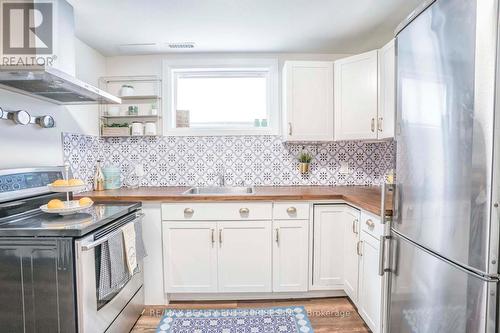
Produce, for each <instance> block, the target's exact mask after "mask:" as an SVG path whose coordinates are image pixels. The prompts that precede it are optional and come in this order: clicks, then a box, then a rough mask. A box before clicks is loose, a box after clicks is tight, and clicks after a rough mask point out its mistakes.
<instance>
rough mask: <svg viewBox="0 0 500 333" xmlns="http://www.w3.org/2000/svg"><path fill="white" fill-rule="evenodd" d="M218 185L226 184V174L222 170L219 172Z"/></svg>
mask: <svg viewBox="0 0 500 333" xmlns="http://www.w3.org/2000/svg"><path fill="white" fill-rule="evenodd" d="M219 186H220V187H224V186H226V174H225V172H224V170H223V171H221V172H220V173H219Z"/></svg>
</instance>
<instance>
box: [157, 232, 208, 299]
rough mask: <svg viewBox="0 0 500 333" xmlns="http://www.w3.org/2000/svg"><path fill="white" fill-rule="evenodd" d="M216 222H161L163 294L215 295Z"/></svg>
mask: <svg viewBox="0 0 500 333" xmlns="http://www.w3.org/2000/svg"><path fill="white" fill-rule="evenodd" d="M216 229H217V224H216V223H215V222H164V224H163V249H164V260H165V268H164V274H165V291H166V292H216V291H217V244H216Z"/></svg>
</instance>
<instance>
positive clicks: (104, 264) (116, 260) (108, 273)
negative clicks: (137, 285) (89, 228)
mask: <svg viewBox="0 0 500 333" xmlns="http://www.w3.org/2000/svg"><path fill="white" fill-rule="evenodd" d="M100 263H101V266H100V272H99V291H98V294H99V295H98V296H99V300H107V299H109V298H112V297H113V296H114V294H115V293H116V292H118V291H119V290H120V289H121V288H122V287H123V286H124V285H125V283H127V282H128V281H129V280H130V274H129V271H128V269H127V268H126V267H125V258H124V253H123V236H122V234H121V232H120V233H118V234H116V235H114V236H113V237H111V238H110V239H109V240H108V241H107V242H104V243H102V244H101V262H100Z"/></svg>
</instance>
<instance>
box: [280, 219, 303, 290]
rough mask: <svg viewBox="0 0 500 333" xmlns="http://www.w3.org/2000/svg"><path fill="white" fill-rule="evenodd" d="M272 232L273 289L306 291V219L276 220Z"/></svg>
mask: <svg viewBox="0 0 500 333" xmlns="http://www.w3.org/2000/svg"><path fill="white" fill-rule="evenodd" d="M273 232H274V235H273V237H274V239H273V291H276V292H285V291H307V285H308V284H307V281H308V276H309V275H308V254H309V220H278V221H276V220H275V221H274V222H273Z"/></svg>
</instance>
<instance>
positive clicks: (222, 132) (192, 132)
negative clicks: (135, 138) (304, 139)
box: [164, 128, 280, 136]
mask: <svg viewBox="0 0 500 333" xmlns="http://www.w3.org/2000/svg"><path fill="white" fill-rule="evenodd" d="M164 135H166V136H245V135H263V136H264V135H280V131H279V130H278V129H275V128H267V129H193V128H185V129H181V128H170V129H167V130H166V131H165V133H164Z"/></svg>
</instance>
